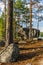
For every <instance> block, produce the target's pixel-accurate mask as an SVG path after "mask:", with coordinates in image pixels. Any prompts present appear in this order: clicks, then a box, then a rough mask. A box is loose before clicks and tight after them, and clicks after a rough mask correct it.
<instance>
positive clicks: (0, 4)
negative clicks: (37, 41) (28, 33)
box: [0, 0, 43, 32]
mask: <svg viewBox="0 0 43 65" xmlns="http://www.w3.org/2000/svg"><path fill="white" fill-rule="evenodd" d="M28 1H29V0H28ZM28 1H27V2H28ZM41 4H42V5H43V0H42V1H41ZM3 10H4V4H3V3H2V2H1V1H0V16H1V14H2V11H3ZM40 14H41V13H40ZM42 14H43V13H42ZM34 21H35V22H33V23H34V24H33V27H34V28H37V21H38V20H34ZM39 29H40V31H41V32H43V20H42V21H41V22H39Z"/></svg>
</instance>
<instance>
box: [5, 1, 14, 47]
mask: <svg viewBox="0 0 43 65" xmlns="http://www.w3.org/2000/svg"><path fill="white" fill-rule="evenodd" d="M9 43H13V0H8V16H7V21H6V46H8V45H9Z"/></svg>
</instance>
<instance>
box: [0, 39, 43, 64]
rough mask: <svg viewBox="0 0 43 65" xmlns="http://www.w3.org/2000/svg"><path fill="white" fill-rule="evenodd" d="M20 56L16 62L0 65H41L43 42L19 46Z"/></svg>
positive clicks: (42, 61)
mask: <svg viewBox="0 0 43 65" xmlns="http://www.w3.org/2000/svg"><path fill="white" fill-rule="evenodd" d="M19 48H20V49H21V50H20V54H19V57H18V59H17V62H12V63H0V65H43V40H41V41H37V42H34V44H33V43H28V44H26V45H25V44H23V45H21V44H19Z"/></svg>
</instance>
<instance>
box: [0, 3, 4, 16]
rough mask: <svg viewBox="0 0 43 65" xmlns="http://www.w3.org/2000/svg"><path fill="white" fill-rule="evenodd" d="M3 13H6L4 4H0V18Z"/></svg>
mask: <svg viewBox="0 0 43 65" xmlns="http://www.w3.org/2000/svg"><path fill="white" fill-rule="evenodd" d="M3 11H4V4H3V3H2V2H0V16H1V14H2V12H3Z"/></svg>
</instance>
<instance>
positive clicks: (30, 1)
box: [30, 0, 32, 40]
mask: <svg viewBox="0 0 43 65" xmlns="http://www.w3.org/2000/svg"><path fill="white" fill-rule="evenodd" d="M30 40H32V0H30Z"/></svg>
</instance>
